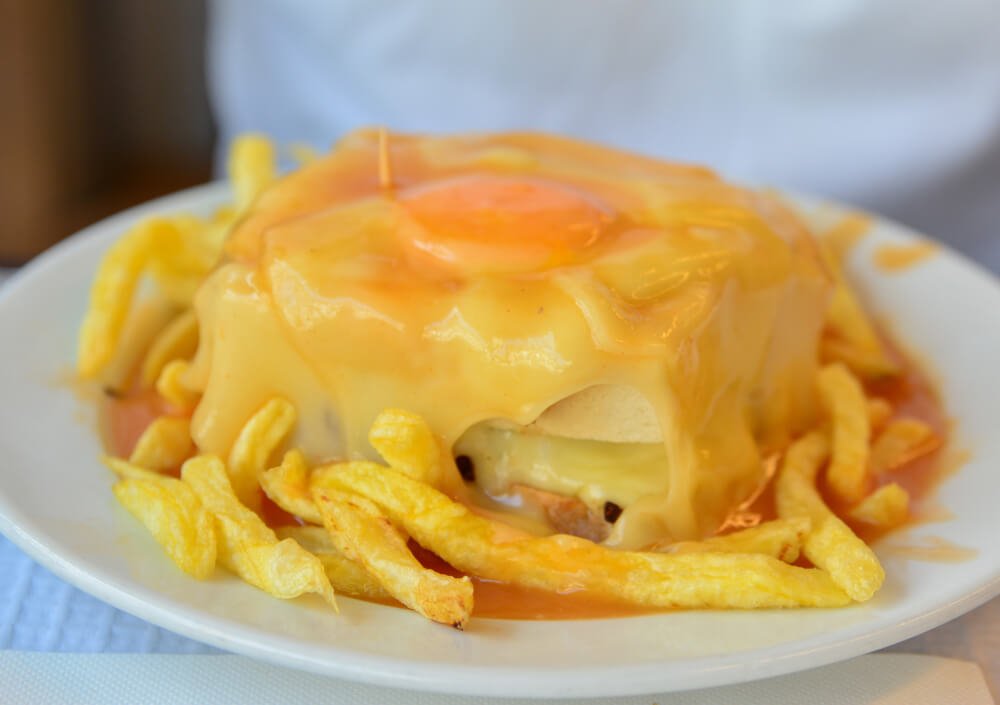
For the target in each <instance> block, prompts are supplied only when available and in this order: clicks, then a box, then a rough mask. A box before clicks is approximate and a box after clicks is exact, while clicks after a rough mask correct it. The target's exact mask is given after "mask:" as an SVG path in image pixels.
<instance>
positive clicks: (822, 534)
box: [774, 431, 885, 602]
mask: <svg viewBox="0 0 1000 705" xmlns="http://www.w3.org/2000/svg"><path fill="white" fill-rule="evenodd" d="M829 452H830V444H829V441H827V439H826V436H825V435H824V434H823V433H821V432H819V431H813V432H812V433H808V434H806V435H805V436H803V437H802V438H800V439H799V440H798V441H796V442H795V443H793V444H792V445H791V446H790V447H789V449H788V451H787V452H786V453H785V457H784V458H783V459H782V462H781V467H780V469H779V470H778V477H777V480H776V482H775V488H774V498H775V504H776V506H777V509H778V516H779V517H781V518H783V519H792V518H794V517H802V516H804V517H808V518H809V519H810V521H811V522H812V528H811V529H810V531H809V533H808V535H807V536H806V540H805V543H804V544H803V552H804V553H805V555H806V558H808V559H809V560H810V561H812V562H813V564H814V565H815V566H817V567H819V568H822V569H823V570H824V571H826V572H827V573H829V574H830V577H831V578H833V581H834V582H835V583H836V584H837V585H839V586H840V587H841V588H843V589H844V591H845V592H846V593H847V594H848V595H850V596H851V599H853V600H857V601H858V602H864V601H865V600H868V599H869V598H871V596H872V595H874V594H875V592H876V591H877V590H878V589H879V588H880V587H881V586H882V582H883V581H884V580H885V571H883V570H882V566H881V564H880V563H879V562H878V558H876V556H875V553H874V552H873V551H872V550H871V549H870V548H869V547H868V546H867V545H866V544H865V542H864V541H862V540H861V539H859V538H858V537H857V536H855V535H854V532H853V531H851V529H850V528H849V527H848V526H847V525H846V524H845V523H844V522H843V521H841V520H840V519H839V518H838V517H837V516H836V515H835V514H834V513H833V512H832V511H830V509H829V507H827V506H826V504H825V503H824V502H823V498H822V497H820V494H819V491H818V490H817V489H816V475H817V474H818V472H819V468H820V466H821V465H822V464H823V461H824V460H826V458H827V456H828V455H829Z"/></svg>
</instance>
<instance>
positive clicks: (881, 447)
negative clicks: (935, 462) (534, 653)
mask: <svg viewBox="0 0 1000 705" xmlns="http://www.w3.org/2000/svg"><path fill="white" fill-rule="evenodd" d="M940 446H941V437H940V436H938V435H937V434H936V433H934V429H932V428H931V427H930V426H929V425H927V424H926V423H924V422H923V421H918V420H917V419H896V420H894V421H892V422H891V423H890V424H889V425H888V426H886V427H885V429H884V430H883V431H882V432H881V433H880V434H879V435H878V437H877V438H876V439H875V442H874V443H873V444H872V449H871V468H872V472H873V473H875V474H876V475H883V474H885V473H887V472H892V471H893V470H895V469H896V468H899V467H902V466H903V465H906V464H907V463H908V462H910V461H911V460H916V459H917V458H919V457H920V456H922V455H927V454H928V453H931V452H933V451H935V450H937V449H938V448H939V447H940Z"/></svg>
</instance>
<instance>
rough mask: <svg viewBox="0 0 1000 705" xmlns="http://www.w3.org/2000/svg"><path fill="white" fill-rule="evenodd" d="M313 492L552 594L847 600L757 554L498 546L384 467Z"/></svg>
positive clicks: (702, 600)
mask: <svg viewBox="0 0 1000 705" xmlns="http://www.w3.org/2000/svg"><path fill="white" fill-rule="evenodd" d="M313 486H314V487H316V486H321V487H327V486H336V487H340V488H342V489H344V490H347V491H348V492H352V493H355V494H359V495H361V496H364V497H367V498H368V499H370V500H371V501H373V502H374V503H375V504H376V505H378V506H379V507H380V508H381V509H382V510H383V511H384V512H385V513H386V515H387V516H388V517H389V518H390V519H391V520H392V521H393V522H395V523H396V524H398V525H399V526H401V527H402V528H403V529H405V530H406V531H407V532H408V533H409V534H410V536H411V537H413V538H414V539H415V540H416V541H417V542H418V543H419V544H420V545H422V546H424V547H425V548H427V549H429V550H431V551H433V552H434V553H436V554H437V555H439V556H440V557H441V558H442V559H444V560H445V561H446V562H448V563H450V564H451V565H453V566H454V567H456V568H458V569H459V570H461V571H462V572H464V573H467V574H470V575H476V576H479V577H482V578H486V579H489V580H500V581H504V582H510V583H514V584H517V585H523V586H526V587H533V588H538V589H541V590H546V591H549V592H559V593H565V592H575V591H579V590H586V591H588V592H590V593H592V594H594V595H597V596H602V597H607V598H610V599H617V600H621V601H623V602H626V603H630V604H635V605H641V606H648V607H736V608H756V607H791V606H795V605H809V606H825V607H832V606H836V605H843V604H846V603H848V602H849V599H848V597H847V595H846V594H845V593H844V591H843V590H841V589H840V588H839V587H837V586H836V585H835V584H834V583H833V581H832V580H831V579H830V576H829V575H827V574H826V573H824V572H822V571H820V570H816V569H808V568H797V567H794V566H790V565H787V564H785V563H782V562H781V561H779V560H777V559H775V558H772V557H770V556H764V555H746V554H723V553H690V554H681V555H667V554H662V553H652V552H647V553H640V552H629V551H616V550H612V549H608V548H605V547H603V546H599V545H597V544H594V543H593V542H591V541H587V540H585V539H579V538H576V537H574V536H567V535H562V534H559V535H555V536H546V537H541V538H538V537H526V538H518V539H514V540H504V539H503V537H504V536H505V535H506V536H508V537H509V534H510V530H509V528H508V527H506V526H504V525H500V524H496V523H494V522H492V521H490V520H488V519H483V518H481V517H478V516H476V515H474V514H472V513H471V512H470V511H469V510H468V509H467V508H466V507H465V506H463V505H462V504H459V503H458V502H455V501H453V500H451V499H450V498H449V497H448V496H447V495H445V494H443V493H441V492H439V491H437V490H435V489H434V488H433V487H430V486H428V485H426V484H423V483H421V482H418V481H416V480H414V479H412V478H411V477H409V476H407V475H405V474H403V473H400V472H398V471H396V470H393V469H391V468H386V467H377V468H370V467H366V468H363V469H361V468H358V467H356V466H354V465H351V464H344V465H331V466H324V467H322V468H317V469H316V470H314V471H313Z"/></svg>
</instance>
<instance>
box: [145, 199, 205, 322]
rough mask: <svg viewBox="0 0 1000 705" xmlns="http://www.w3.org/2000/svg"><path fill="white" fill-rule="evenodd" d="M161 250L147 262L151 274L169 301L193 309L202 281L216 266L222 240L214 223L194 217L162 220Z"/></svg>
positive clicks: (159, 240)
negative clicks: (214, 231)
mask: <svg viewBox="0 0 1000 705" xmlns="http://www.w3.org/2000/svg"><path fill="white" fill-rule="evenodd" d="M156 223H157V225H158V226H159V227H158V230H157V232H156V241H157V245H158V249H157V252H156V255H155V256H154V257H151V258H150V259H149V262H148V263H147V265H148V268H149V273H150V274H151V275H152V276H153V279H154V280H156V283H157V284H159V286H160V291H161V293H162V294H163V295H165V296H166V297H167V298H168V299H170V300H171V301H173V302H174V303H176V304H178V305H179V306H181V307H184V308H187V307H190V306H191V304H192V303H193V302H194V295H195V292H196V291H197V290H198V287H199V286H200V285H201V282H202V281H203V280H204V278H205V277H206V276H207V275H208V273H209V272H210V271H211V270H212V268H213V267H214V266H215V264H216V262H218V260H219V254H220V253H221V245H222V242H221V240H220V239H219V238H218V237H217V236H216V235H215V234H214V233H213V232H212V231H213V227H214V226H213V224H212V223H211V222H209V221H206V220H204V219H202V218H197V217H195V216H192V215H183V214H182V215H174V216H171V217H169V218H158V219H156Z"/></svg>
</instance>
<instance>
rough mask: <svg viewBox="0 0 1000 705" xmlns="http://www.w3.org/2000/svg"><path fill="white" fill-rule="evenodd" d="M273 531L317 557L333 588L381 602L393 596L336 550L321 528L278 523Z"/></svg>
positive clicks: (369, 574) (360, 567)
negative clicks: (293, 541)
mask: <svg viewBox="0 0 1000 705" xmlns="http://www.w3.org/2000/svg"><path fill="white" fill-rule="evenodd" d="M274 533H275V534H277V536H278V538H280V539H294V540H295V541H296V542H297V543H298V544H299V545H300V546H302V548H304V549H305V550H307V551H309V553H311V554H313V555H314V556H316V557H317V558H319V560H320V562H321V563H322V564H323V567H324V568H325V569H326V577H327V578H329V579H330V584H331V585H332V586H333V589H334V591H336V592H338V593H342V594H344V595H352V596H354V597H362V598H364V599H366V600H378V601H380V602H386V601H389V600H391V599H392V595H390V594H389V591H388V590H386V589H385V588H384V587H382V584H381V583H379V581H378V580H376V579H375V577H374V576H372V574H371V573H369V572H368V571H367V570H365V569H364V567H362V566H361V564H359V563H357V562H355V561H352V560H351V559H350V558H348V557H347V556H345V555H344V554H343V553H341V552H340V551H338V550H337V547H336V546H334V545H333V541H331V540H330V535H329V534H328V533H327V532H326V529H324V528H323V527H321V526H279V527H277V528H276V529H275V530H274Z"/></svg>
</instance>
